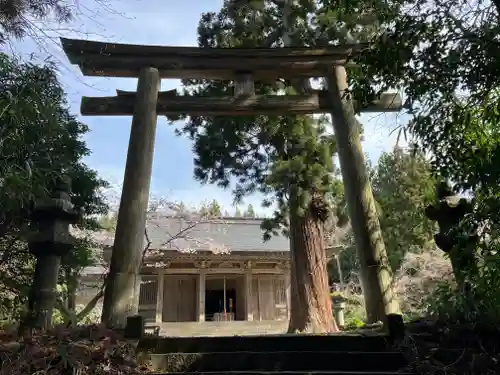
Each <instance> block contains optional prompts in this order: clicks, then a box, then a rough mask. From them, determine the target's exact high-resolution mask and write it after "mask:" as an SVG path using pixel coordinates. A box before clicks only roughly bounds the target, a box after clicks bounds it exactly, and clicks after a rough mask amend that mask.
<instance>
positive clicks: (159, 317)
mask: <svg viewBox="0 0 500 375" xmlns="http://www.w3.org/2000/svg"><path fill="white" fill-rule="evenodd" d="M164 286H165V270H160V271H159V272H158V282H157V287H156V318H155V321H156V324H160V323H161V322H162V321H163V293H164V292H163V288H164Z"/></svg>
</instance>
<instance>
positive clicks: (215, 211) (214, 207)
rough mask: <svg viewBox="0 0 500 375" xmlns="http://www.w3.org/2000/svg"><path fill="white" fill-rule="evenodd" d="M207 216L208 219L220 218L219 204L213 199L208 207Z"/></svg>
mask: <svg viewBox="0 0 500 375" xmlns="http://www.w3.org/2000/svg"><path fill="white" fill-rule="evenodd" d="M208 216H210V217H221V216H222V212H221V207H220V204H219V202H217V201H216V200H215V199H214V200H213V201H212V202H210V204H209V205H208Z"/></svg>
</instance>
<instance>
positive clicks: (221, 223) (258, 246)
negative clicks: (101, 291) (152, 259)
mask: <svg viewBox="0 0 500 375" xmlns="http://www.w3.org/2000/svg"><path fill="white" fill-rule="evenodd" d="M262 220H263V219H254V218H236V217H230V218H220V219H212V220H198V221H196V220H190V219H186V218H183V217H181V216H163V215H158V214H151V215H148V220H147V236H148V239H147V240H146V238H145V239H144V246H145V245H146V244H147V241H150V242H151V243H150V246H149V247H150V249H154V250H177V251H179V252H180V253H188V252H193V251H212V252H214V253H230V252H288V251H289V249H290V246H289V241H288V238H287V237H285V236H283V235H281V234H280V235H278V236H272V237H271V239H270V240H269V241H266V242H264V241H263V237H262V235H263V231H262V229H261V228H260V224H261V223H262ZM95 239H96V240H97V241H98V242H100V243H101V244H102V245H104V246H112V245H113V240H114V235H113V233H109V232H100V233H97V234H95ZM141 250H142V249H141Z"/></svg>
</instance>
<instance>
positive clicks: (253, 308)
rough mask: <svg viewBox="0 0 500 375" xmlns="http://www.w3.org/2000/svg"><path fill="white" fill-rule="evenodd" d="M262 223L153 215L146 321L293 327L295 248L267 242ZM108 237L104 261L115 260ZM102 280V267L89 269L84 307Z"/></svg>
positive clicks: (144, 273) (278, 239) (143, 299)
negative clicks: (287, 324) (292, 257)
mask: <svg viewBox="0 0 500 375" xmlns="http://www.w3.org/2000/svg"><path fill="white" fill-rule="evenodd" d="M261 222H262V219H253V218H222V219H214V220H210V221H208V220H207V221H198V222H196V221H190V220H189V219H188V218H183V217H181V216H161V215H158V214H154V215H150V216H149V217H148V222H147V237H146V239H145V245H146V244H147V243H149V248H148V250H147V251H146V254H147V255H146V256H145V260H144V264H143V267H142V270H141V288H140V296H139V314H141V315H143V316H144V317H145V318H146V320H147V321H150V322H156V323H157V324H161V323H164V322H165V323H167V322H195V321H198V322H205V321H224V320H226V321H287V320H288V317H289V300H290V251H289V241H288V239H287V238H286V237H284V236H273V237H272V238H271V239H270V240H269V241H266V242H264V241H263V239H262V230H261V228H260V224H261ZM101 237H102V238H100V239H99V241H100V242H101V243H102V244H103V246H104V258H105V259H107V260H109V259H110V256H111V248H112V245H113V235H112V234H110V235H109V236H108V237H105V236H104V237H103V236H101ZM138 251H140V252H141V253H142V252H143V249H138ZM102 274H103V269H102V268H101V267H89V268H88V269H86V270H85V272H84V275H83V277H82V279H81V282H80V285H81V288H80V292H79V293H78V296H77V304H80V303H81V304H84V303H86V301H88V300H89V299H91V298H92V296H93V295H95V294H96V292H95V285H97V279H98V278H102ZM92 284H93V285H94V286H93V287H92V286H91V285H92Z"/></svg>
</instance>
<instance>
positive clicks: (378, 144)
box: [3, 0, 403, 212]
mask: <svg viewBox="0 0 500 375" xmlns="http://www.w3.org/2000/svg"><path fill="white" fill-rule="evenodd" d="M75 3H77V4H78V12H79V14H78V16H77V17H76V19H75V20H74V21H73V22H72V23H71V24H70V25H66V26H64V27H60V26H59V27H58V26H56V25H50V24H47V23H44V24H43V25H41V24H36V26H38V27H39V28H40V29H39V30H38V31H37V32H36V33H35V35H34V37H32V38H26V39H25V40H23V41H21V42H15V43H12V44H11V45H8V46H5V47H3V49H8V50H9V52H11V53H15V54H18V55H21V56H22V57H23V58H29V57H30V55H32V54H34V55H35V56H36V58H38V59H45V58H46V57H47V56H52V59H53V60H54V61H55V62H56V63H57V66H58V69H59V72H60V77H61V81H62V83H63V85H64V87H65V89H66V92H67V94H68V101H69V103H70V105H71V110H72V111H73V112H74V113H75V114H78V115H79V107H80V100H81V97H82V96H83V95H85V96H111V95H114V94H115V90H116V89H117V88H120V89H126V90H134V89H135V87H136V80H135V79H120V78H94V77H83V76H82V75H81V73H80V72H79V70H78V69H77V68H76V67H74V66H71V65H70V64H69V63H68V61H67V59H66V58H65V55H64V53H63V52H62V51H61V49H60V46H59V44H58V38H59V36H64V37H68V38H72V37H74V38H80V39H89V40H100V41H109V42H118V43H120V42H121V43H135V44H156V45H174V46H182V45H186V46H195V45H196V43H197V30H196V29H197V25H198V21H199V18H200V15H201V13H202V12H208V11H217V10H218V9H220V7H221V5H222V0H203V1H202V0H183V1H179V0H170V1H165V0H148V1H143V0H80V1H78V2H76V1H75ZM178 86H179V81H177V80H163V81H162V90H166V89H169V88H175V87H178ZM81 120H82V121H83V122H85V123H86V124H88V125H89V127H90V130H91V131H90V133H89V134H88V135H87V137H86V141H87V144H88V146H89V148H90V149H91V150H92V155H91V156H89V157H88V158H87V159H86V162H87V164H88V165H89V166H91V167H92V168H94V169H96V170H98V171H99V173H100V174H101V175H102V177H104V178H106V179H108V180H109V181H111V182H112V183H113V184H115V185H120V184H121V182H122V180H123V172H124V167H125V159H126V152H127V145H128V137H129V132H130V124H131V117H82V118H81ZM402 120H403V119H402V118H401V116H400V115H396V114H367V115H363V116H362V117H361V121H362V122H363V124H364V126H365V142H364V150H365V152H366V153H367V155H368V157H369V158H370V159H371V160H372V161H373V162H375V161H376V160H377V159H378V157H379V156H380V154H381V153H382V152H383V151H388V150H390V149H391V148H392V147H394V144H395V142H396V135H395V134H394V133H393V134H392V135H391V130H393V129H394V128H395V127H397V126H398V125H399V124H400V122H401V121H402ZM152 194H153V195H155V196H162V197H166V198H168V199H171V200H182V201H183V202H185V203H186V204H187V205H199V204H201V203H202V202H203V201H207V200H212V199H217V200H218V201H219V202H220V204H221V205H222V206H223V208H224V209H227V210H228V211H229V212H233V210H234V208H233V207H232V197H231V193H230V191H224V190H222V189H220V188H218V187H216V186H201V185H200V184H199V182H197V181H195V180H194V179H193V154H192V151H191V142H190V141H189V140H188V139H186V138H182V137H177V136H175V135H174V127H173V126H169V125H168V124H167V122H166V120H165V119H163V118H161V117H160V118H159V119H158V130H157V136H156V149H155V158H154V164H153V177H152ZM260 201H261V197H260V196H258V195H256V196H253V197H249V198H248V199H246V200H245V202H244V203H245V204H249V203H251V204H252V205H253V206H254V208H255V209H256V211H257V212H263V210H262V209H260Z"/></svg>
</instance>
